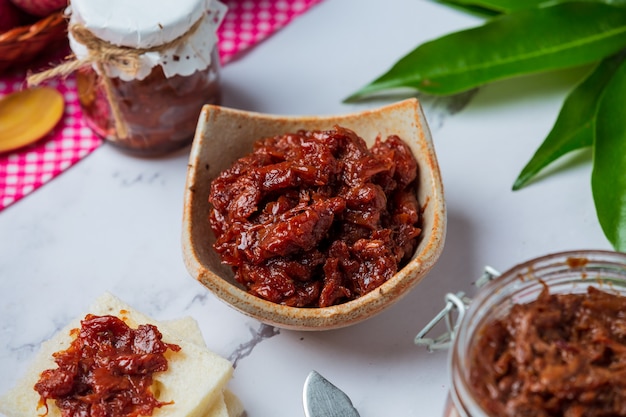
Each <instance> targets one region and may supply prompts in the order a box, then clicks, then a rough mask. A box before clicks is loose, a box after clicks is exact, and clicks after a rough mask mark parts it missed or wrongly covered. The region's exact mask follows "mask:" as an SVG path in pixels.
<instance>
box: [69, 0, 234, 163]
mask: <svg viewBox="0 0 626 417" xmlns="http://www.w3.org/2000/svg"><path fill="white" fill-rule="evenodd" d="M125 1H126V0H107V1H106V2H94V1H93V0H72V2H71V6H70V13H71V18H70V23H69V38H70V46H71V47H72V51H73V52H74V54H75V55H76V57H77V59H78V60H88V61H89V62H90V63H91V65H85V66H82V67H81V68H80V69H79V70H77V71H76V80H77V90H78V98H79V101H80V104H81V108H82V111H83V117H84V120H85V122H86V124H87V125H88V126H89V127H90V128H91V129H92V130H93V131H94V132H95V133H96V134H97V135H98V136H100V137H102V138H104V139H105V140H106V141H107V143H110V144H111V145H113V146H115V147H117V148H119V149H121V150H123V151H126V152H128V153H131V154H134V155H138V156H157V155H162V154H166V153H169V152H172V151H175V150H178V149H180V148H183V147H185V146H187V145H189V144H190V143H191V142H192V140H193V136H194V133H195V129H196V125H197V123H198V117H199V115H200V111H201V109H202V106H203V105H204V104H220V102H221V88H220V82H219V71H220V65H219V55H218V49H217V36H216V34H215V32H216V29H217V27H218V26H219V24H220V22H221V19H222V17H223V15H224V13H225V7H224V6H223V5H222V4H221V3H220V2H218V1H214V0H182V1H177V2H176V3H171V2H170V1H169V0H134V1H133V3H132V5H131V4H128V3H124V2H125ZM111 3H119V5H116V4H114V5H112V4H111ZM138 3H139V4H138ZM148 9H149V10H151V13H145V10H148ZM105 49H106V51H105ZM109 50H113V53H112V54H111V53H110V51H109ZM111 55H113V56H112V57H111Z"/></svg>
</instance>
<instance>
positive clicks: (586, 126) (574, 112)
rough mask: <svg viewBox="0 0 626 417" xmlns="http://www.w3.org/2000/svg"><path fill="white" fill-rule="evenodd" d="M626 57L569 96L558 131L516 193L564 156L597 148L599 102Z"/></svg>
mask: <svg viewBox="0 0 626 417" xmlns="http://www.w3.org/2000/svg"><path fill="white" fill-rule="evenodd" d="M622 61H624V55H623V54H620V55H618V56H613V57H611V58H607V59H605V60H604V61H602V62H601V63H600V64H598V65H597V66H596V67H595V68H594V70H593V71H592V72H591V74H589V75H588V76H587V78H586V79H584V80H583V81H582V82H581V83H580V84H579V85H578V86H577V87H576V88H574V90H572V92H571V93H570V94H569V95H568V96H567V98H566V99H565V102H564V103H563V107H561V111H560V113H559V116H558V117H557V120H556V122H555V124H554V127H553V128H552V130H551V131H550V133H549V134H548V136H547V137H546V139H545V140H544V141H543V143H542V144H541V146H540V147H539V149H537V151H536V152H535V154H534V155H533V157H532V158H531V160H530V161H529V162H528V163H527V164H526V166H525V167H524V169H522V172H521V173H520V174H519V176H518V178H517V180H516V181H515V183H514V184H513V190H519V189H520V188H522V187H524V186H525V185H527V184H528V182H529V181H530V180H531V179H532V178H533V177H534V176H535V175H537V174H538V173H539V172H540V171H541V170H542V169H544V168H545V167H547V166H548V165H549V164H551V163H552V162H554V161H556V160H557V159H558V158H560V157H562V156H563V155H565V154H567V153H569V152H572V151H575V150H577V149H581V148H585V147H588V146H592V145H593V138H594V127H595V125H594V122H595V118H596V109H597V106H598V101H599V99H600V96H601V95H602V92H603V91H604V88H605V87H606V85H607V83H608V82H609V80H610V79H611V77H612V76H613V74H614V73H615V71H616V70H617V68H619V65H620V64H621V63H622Z"/></svg>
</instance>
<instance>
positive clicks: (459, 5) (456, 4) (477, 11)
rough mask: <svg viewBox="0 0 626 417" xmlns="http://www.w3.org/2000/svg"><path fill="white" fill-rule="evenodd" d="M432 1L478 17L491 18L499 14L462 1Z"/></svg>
mask: <svg viewBox="0 0 626 417" xmlns="http://www.w3.org/2000/svg"><path fill="white" fill-rule="evenodd" d="M434 1H435V2H436V3H441V4H443V5H445V6H448V7H451V8H454V9H459V10H462V11H464V12H466V13H469V14H472V15H477V16H479V17H493V16H496V15H498V14H500V12H499V11H497V10H493V9H488V8H485V7H482V6H477V5H474V4H470V3H469V2H468V3H465V2H463V1H458V0H434Z"/></svg>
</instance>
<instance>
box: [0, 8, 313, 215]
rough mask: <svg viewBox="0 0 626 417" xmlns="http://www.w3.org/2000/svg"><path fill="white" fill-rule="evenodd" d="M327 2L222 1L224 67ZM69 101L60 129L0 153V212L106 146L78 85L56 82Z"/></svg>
mask: <svg viewBox="0 0 626 417" xmlns="http://www.w3.org/2000/svg"><path fill="white" fill-rule="evenodd" d="M321 1H322V0H226V1H225V0H222V3H225V4H226V5H227V6H228V13H227V14H226V16H225V17H224V20H223V22H222V25H221V26H220V28H219V30H218V38H219V52H220V58H221V62H222V65H225V64H226V63H228V62H230V61H231V60H233V59H237V58H238V57H240V56H241V55H242V54H243V53H244V52H245V51H246V50H247V49H249V48H251V47H252V46H254V45H256V44H257V43H259V42H261V41H262V40H264V39H265V38H267V37H268V36H270V35H271V34H272V33H274V32H275V31H277V30H279V29H280V28H282V27H284V26H285V25H286V24H287V23H289V22H290V21H291V20H293V19H294V18H295V17H297V16H298V15H300V14H302V13H304V12H305V11H307V10H308V9H309V8H310V7H312V6H313V5H315V4H317V3H319V2H321ZM24 78H25V74H17V75H11V76H5V77H0V97H2V96H4V95H6V94H9V93H12V92H13V91H17V90H20V89H22V88H23V87H24V85H25V82H24ZM45 84H46V85H48V86H51V87H55V88H57V89H58V90H59V92H61V93H62V94H63V95H64V97H65V104H66V108H65V114H64V115H63V119H62V120H61V122H60V123H59V125H58V126H56V128H55V129H54V130H53V131H52V132H50V133H49V134H48V135H47V136H46V137H45V138H43V139H42V140H40V141H38V142H37V143H35V144H33V145H30V146H27V147H25V148H22V149H18V150H16V151H14V152H7V153H0V210H2V209H4V208H6V207H8V206H9V205H11V204H13V203H15V202H16V201H18V200H20V199H21V198H23V197H25V196H26V195H28V194H30V193H31V192H33V191H34V190H36V189H37V188H39V187H41V186H42V185H43V184H45V183H47V182H48V181H50V180H51V179H53V178H54V177H56V176H57V175H59V174H60V173H61V172H63V171H65V170H66V169H68V168H69V167H71V166H72V165H74V164H75V163H76V162H78V161H80V160H81V159H82V158H84V157H85V156H87V155H89V154H90V153H91V152H93V151H94V150H95V149H96V148H98V147H99V146H100V145H101V144H102V139H100V138H99V137H97V136H96V135H94V134H93V133H92V132H91V130H89V128H87V126H86V125H85V124H84V122H83V119H82V113H81V109H80V106H79V104H78V97H77V94H76V80H75V79H74V77H72V76H69V77H68V78H67V79H59V80H51V81H49V82H46V83H45Z"/></svg>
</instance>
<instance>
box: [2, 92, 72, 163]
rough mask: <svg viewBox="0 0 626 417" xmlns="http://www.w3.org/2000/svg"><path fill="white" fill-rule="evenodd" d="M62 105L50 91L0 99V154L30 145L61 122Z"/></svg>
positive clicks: (21, 93)
mask: <svg viewBox="0 0 626 417" xmlns="http://www.w3.org/2000/svg"><path fill="white" fill-rule="evenodd" d="M64 107H65V103H64V101H63V95H62V94H61V93H59V92H58V91H57V90H55V89H54V88H50V87H39V88H33V89H28V90H23V91H18V92H15V93H12V94H9V95H7V96H5V97H4V98H2V99H0V152H6V151H10V150H14V149H17V148H21V147H22V146H25V145H28V144H30V143H33V142H35V141H37V140H39V139H41V138H42V137H44V136H45V135H46V134H47V133H48V132H50V131H51V130H52V128H53V127H54V126H56V124H57V123H58V122H59V120H61V116H63V110H64Z"/></svg>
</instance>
